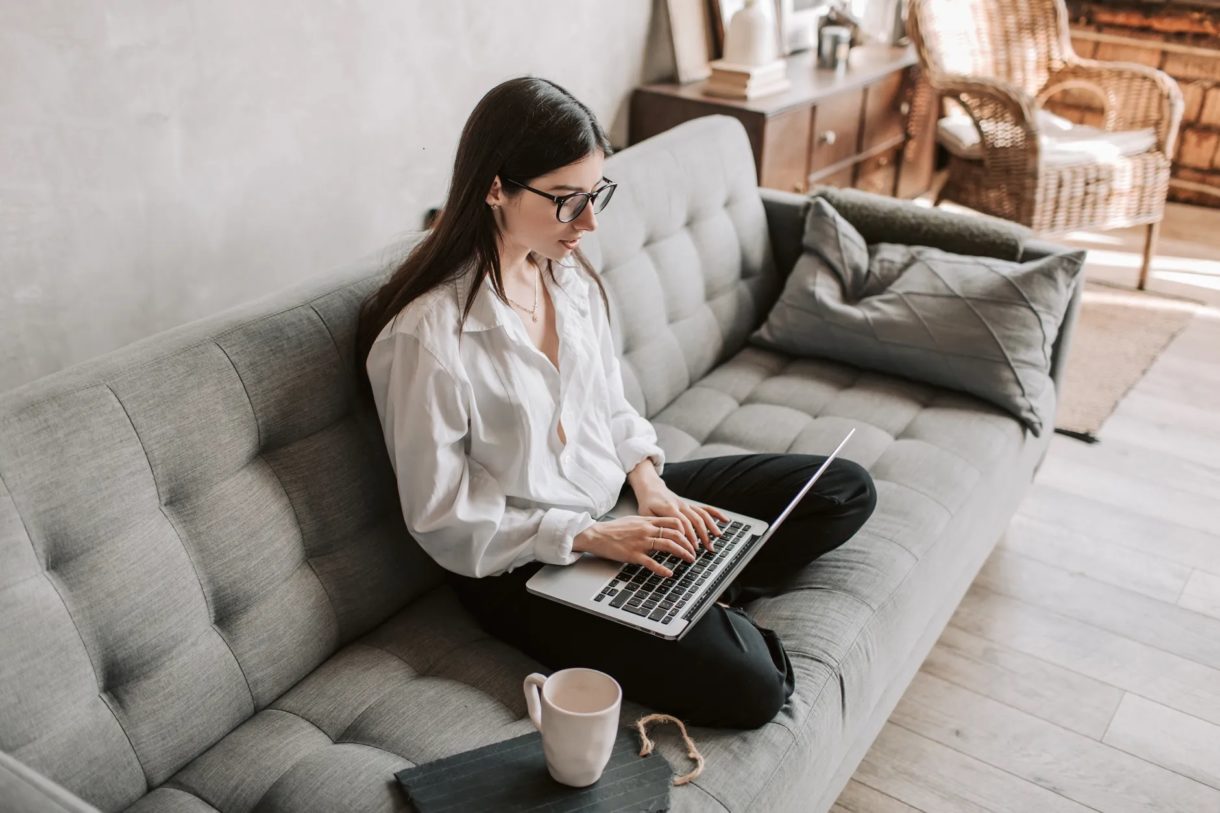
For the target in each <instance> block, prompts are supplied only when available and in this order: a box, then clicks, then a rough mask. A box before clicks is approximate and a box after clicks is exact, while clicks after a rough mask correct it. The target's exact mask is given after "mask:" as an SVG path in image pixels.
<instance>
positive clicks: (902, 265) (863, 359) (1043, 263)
mask: <svg viewBox="0 0 1220 813" xmlns="http://www.w3.org/2000/svg"><path fill="white" fill-rule="evenodd" d="M805 224H806V225H805V236H804V249H805V250H804V253H803V254H802V255H801V257H800V259H798V260H797V264H796V267H795V268H794V269H793V271H792V274H791V275H790V276H789V278H788V280H787V283H786V284H785V286H784V290H783V293H782V294H780V298H779V301H778V302H777V303H776V304H775V307H773V308H772V309H771V312H770V314H769V315H768V316H767V320H766V322H765V323H764V324H763V326H762V327H760V328H759V329H758V330H757V331H755V332H754V334H753V335H752V336H751V341H752V342H755V343H757V344H761V345H762V346H765V347H770V348H772V349H776V350H782V351H784V352H787V353H791V354H793V355H797V356H821V357H824V358H832V359H838V360H840V361H846V362H848V363H850V364H854V365H857V366H859V367H863V368H866V369H870V370H879V371H884V372H889V373H894V374H896V375H902V376H906V377H908V378H912V379H915V380H919V381H926V382H929V383H932V384H937V385H939V386H943V387H950V388H952V389H955V390H961V391H963V392H969V393H973V394H974V395H977V396H979V397H980V398H984V399H986V400H988V401H991V402H992V403H994V404H996V405H998V406H1001V407H1003V408H1004V409H1006V410H1008V411H1009V412H1011V413H1012V414H1013V415H1015V416H1016V417H1018V418H1020V419H1021V420H1022V421H1024V422H1025V424H1026V425H1027V426H1029V428H1030V429H1031V430H1032V431H1033V432H1034V434H1040V433H1041V431H1042V429H1043V426H1044V425H1045V424H1046V423H1048V422H1050V420H1051V419H1052V418H1053V414H1047V413H1043V412H1041V411H1039V409H1038V407H1039V405H1040V403H1041V402H1040V400H1039V398H1038V395H1039V393H1041V392H1043V391H1044V390H1047V389H1050V388H1052V387H1053V383H1052V381H1051V378H1050V366H1051V351H1052V348H1053V345H1054V341H1055V337H1056V336H1057V335H1058V333H1059V324H1060V322H1061V321H1062V319H1063V315H1064V311H1065V310H1066V308H1067V305H1068V302H1069V300H1070V298H1071V294H1072V286H1073V284H1074V282H1075V279H1076V276H1077V275H1078V274H1079V273H1080V268H1081V265H1082V264H1083V262H1084V252H1083V251H1069V252H1063V253H1061V254H1052V255H1050V256H1047V257H1043V258H1040V259H1037V260H1031V261H1030V262H1026V263H1014V262H1009V261H1006V260H998V259H994V258H990V257H969V256H965V255H960V254H950V253H949V252H946V251H941V250H940V249H936V248H931V247H928V246H902V245H897V244H893V243H878V244H876V245H873V246H867V245H865V243H864V239H863V238H862V237H861V236H860V234H859V232H857V231H856V230H855V228H854V227H853V226H852V225H851V224H850V223H848V222H847V220H846V219H844V218H843V217H842V216H841V215H840V214H839V213H838V212H837V211H835V209H834V207H832V206H831V205H830V204H829V203H828V202H827V201H826V200H824V199H822V198H817V199H815V200H814V201H813V203H812V205H811V206H810V207H809V213H808V215H807V216H806V221H805Z"/></svg>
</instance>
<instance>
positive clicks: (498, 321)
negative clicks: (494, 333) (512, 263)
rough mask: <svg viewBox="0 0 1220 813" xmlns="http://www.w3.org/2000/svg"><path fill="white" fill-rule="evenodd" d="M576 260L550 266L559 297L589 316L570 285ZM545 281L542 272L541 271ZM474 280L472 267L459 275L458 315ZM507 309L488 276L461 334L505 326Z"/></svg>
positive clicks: (457, 291) (476, 297) (574, 280)
mask: <svg viewBox="0 0 1220 813" xmlns="http://www.w3.org/2000/svg"><path fill="white" fill-rule="evenodd" d="M575 263H576V260H575V259H574V258H573V259H570V260H568V261H566V262H554V261H552V263H551V267H552V268H554V269H555V279H556V280H557V281H558V282H559V286H560V289H561V290H562V294H561V296H563V297H566V298H567V300H568V302H569V303H570V304H571V305H572V306H573V307H575V308H576V309H577V310H578V311H579V312H580V313H581V315H582V316H583V315H586V314H587V313H588V310H589V309H588V303H587V302H585V301H584V298H583V297H579V296H574V295H573V293H574V292H573V285H574V283H575V282H576V278H577V276H578V273H577V270H576V266H575ZM543 274H544V279H545V274H546V272H545V270H544V271H543ZM473 281H474V265H473V264H471V265H470V266H469V267H467V269H466V272H465V273H464V274H462V275H461V276H460V277H459V278H458V280H457V285H456V286H455V289H456V294H457V306H458V313H459V314H461V312H462V310H463V309H465V307H466V297H467V296H468V295H469V293H470V286H471V284H472V282H473ZM507 307H508V306H506V305H505V304H504V303H503V302H501V301H500V300H499V298H498V297H497V296H496V292H495V291H494V290H492V287H491V277H490V276H487V277H484V278H483V281H482V283H480V285H479V291H478V293H477V294H475V298H474V303H473V304H472V305H471V306H470V313H468V314H467V315H466V321H465V323H464V324H463V325H462V332H463V333H469V332H471V331H476V330H491V329H492V328H494V327H498V326H500V325H502V324H504V316H505V309H506V308H507Z"/></svg>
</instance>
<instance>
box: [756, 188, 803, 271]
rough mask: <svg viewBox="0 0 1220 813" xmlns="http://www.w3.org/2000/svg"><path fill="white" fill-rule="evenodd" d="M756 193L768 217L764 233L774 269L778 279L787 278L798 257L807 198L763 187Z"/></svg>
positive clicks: (800, 249)
mask: <svg viewBox="0 0 1220 813" xmlns="http://www.w3.org/2000/svg"><path fill="white" fill-rule="evenodd" d="M758 193H759V195H760V196H761V197H762V202H763V211H764V212H766V215H767V232H768V235H769V236H770V238H771V255H772V257H774V258H775V269H776V270H777V271H778V272H779V275H780V277H781V278H786V277H787V276H788V275H789V274H790V273H791V272H792V268H793V266H795V265H796V261H797V259H799V258H800V256H801V251H802V241H803V238H804V236H805V215H806V213H808V211H809V197H808V196H807V195H799V194H797V193H796V192H784V191H782V190H779V189H768V188H767V187H765V186H760V187H758Z"/></svg>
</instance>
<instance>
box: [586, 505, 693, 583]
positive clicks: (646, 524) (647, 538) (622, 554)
mask: <svg viewBox="0 0 1220 813" xmlns="http://www.w3.org/2000/svg"><path fill="white" fill-rule="evenodd" d="M572 550H574V551H588V552H590V553H592V554H593V555H594V556H599V557H601V558H602V559H612V560H614V561H616V562H629V563H633V564H638V565H643V566H644V567H646V568H648V569H649V570H651V571H652V572H653V573H657V574H659V575H661V576H664V577H666V578H668V577H670V576H672V575H673V571H672V570H670V569H669V568H667V567H665V566H664V565H662V564H661V563H659V562H657V561H656V560H655V559H653V558H652V556H651V555H650V554H651V553H652V552H653V551H657V550H659V551H662V552H664V553H672V554H674V555H675V556H679V557H681V558H683V559H685V560H686V561H688V562H693V561H695V553H694V550H695V548H694V545H693V544H692V543H691V542H690V540H688V539H687V538H686V531H685V528H684V527H683V525H682V522H681V520H679V519H678V518H677V517H640V516H634V517H619V518H617V519H612V520H608V521H606V522H595V523H594V524H592V525H590V526H589V527H588V528H585V529H584V530H583V531H581V532H580V533H578V534H577V535H576V539H575V540H573V542H572Z"/></svg>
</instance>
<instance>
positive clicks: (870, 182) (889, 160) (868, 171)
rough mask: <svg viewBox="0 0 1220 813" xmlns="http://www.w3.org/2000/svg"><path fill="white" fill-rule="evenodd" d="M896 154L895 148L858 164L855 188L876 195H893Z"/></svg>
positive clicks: (896, 169)
mask: <svg viewBox="0 0 1220 813" xmlns="http://www.w3.org/2000/svg"><path fill="white" fill-rule="evenodd" d="M898 154H899V149H898V148H897V147H895V148H894V149H890V150H886V151H885V152H882V153H878V154H877V155H874V156H873V157H872V158H869V159H867V160H865V161H862V162H860V166H859V167H858V168H857V170H856V183H855V187H856V188H857V189H863V190H864V191H865V192H875V193H877V194H878V195H892V194H894V185H895V183H896V182H897V180H898Z"/></svg>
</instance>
